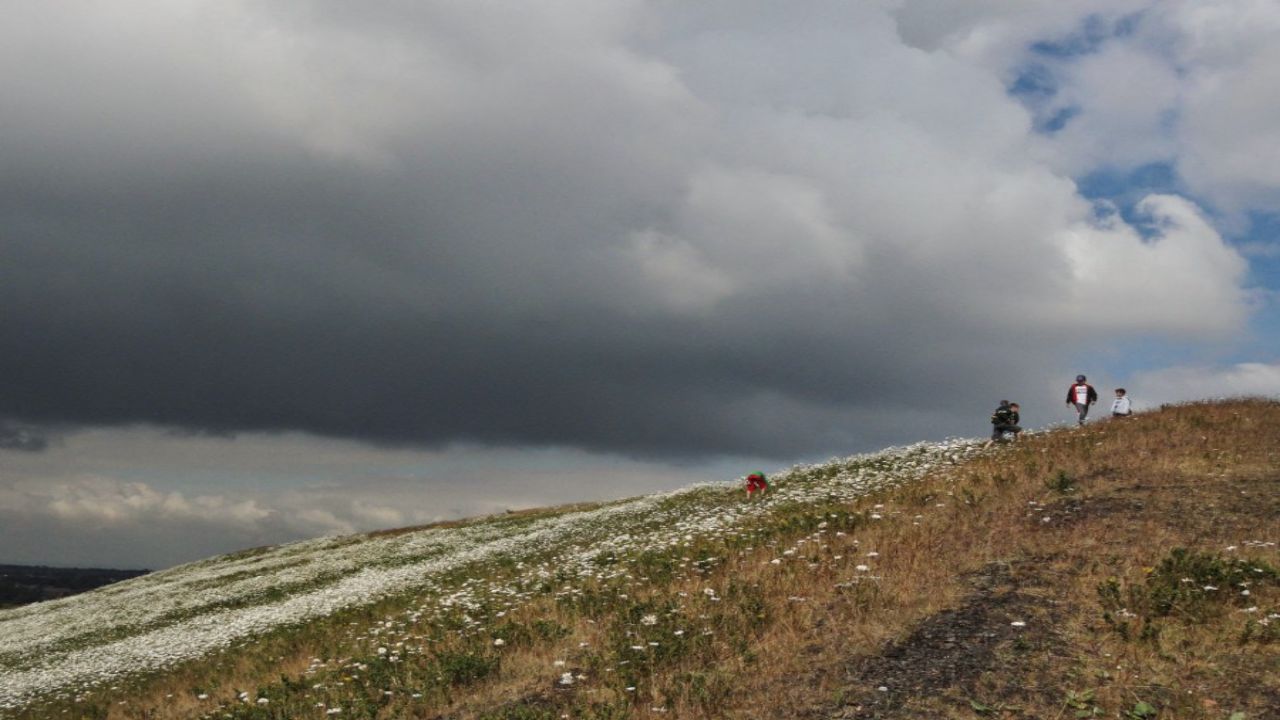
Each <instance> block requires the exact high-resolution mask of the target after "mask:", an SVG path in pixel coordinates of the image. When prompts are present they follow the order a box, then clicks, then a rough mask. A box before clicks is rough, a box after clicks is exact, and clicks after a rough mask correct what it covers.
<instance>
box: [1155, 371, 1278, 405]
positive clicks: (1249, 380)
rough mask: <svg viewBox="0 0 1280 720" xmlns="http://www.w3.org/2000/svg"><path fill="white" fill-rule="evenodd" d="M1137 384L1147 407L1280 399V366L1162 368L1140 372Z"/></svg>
mask: <svg viewBox="0 0 1280 720" xmlns="http://www.w3.org/2000/svg"><path fill="white" fill-rule="evenodd" d="M1134 384H1135V385H1139V384H1140V385H1141V386H1142V387H1143V388H1145V390H1144V393H1145V397H1144V400H1145V401H1146V403H1147V404H1158V403H1166V402H1184V401H1188V400H1203V399H1206V398H1227V397H1269V398H1280V364H1269V363H1257V362H1250V363H1238V364H1235V365H1229V366H1226V367H1222V366H1216V367H1215V366H1199V367H1172V368H1163V369H1160V370H1151V371H1146V372H1141V373H1138V374H1137V376H1136V377H1135V381H1134Z"/></svg>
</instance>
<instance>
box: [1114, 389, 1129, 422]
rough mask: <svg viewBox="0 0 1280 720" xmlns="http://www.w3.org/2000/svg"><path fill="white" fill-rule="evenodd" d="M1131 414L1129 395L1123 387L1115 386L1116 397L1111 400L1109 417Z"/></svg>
mask: <svg viewBox="0 0 1280 720" xmlns="http://www.w3.org/2000/svg"><path fill="white" fill-rule="evenodd" d="M1132 414H1133V410H1132V409H1131V408H1130V405H1129V396H1128V395H1127V394H1125V391H1124V388H1116V399H1115V400H1112V401H1111V417H1126V416H1129V415H1132Z"/></svg>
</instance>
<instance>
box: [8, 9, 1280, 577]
mask: <svg viewBox="0 0 1280 720" xmlns="http://www.w3.org/2000/svg"><path fill="white" fill-rule="evenodd" d="M1278 85H1280V4H1277V3H1275V2H1274V1H1273V0H1194V1H1192V0H1161V1H1159V2H1157V1H1155V0H1106V2H1102V1H1101V0H1081V1H1079V2H1073V3H1060V2H1052V1H1049V0H929V1H928V2H924V1H920V0H880V1H867V2H848V1H847V0H845V1H842V2H836V1H823V0H814V1H812V2H805V3H799V4H796V3H789V4H785V5H784V4H779V3H775V2H761V1H757V0H734V2H727V1H717V0H708V1H707V2H700V3H684V2H671V1H670V0H648V1H641V0H550V1H548V2H542V3H532V4H518V3H495V2H487V1H483V0H480V1H477V0H468V1H467V2H458V1H456V0H417V1H415V2H400V1H396V0H370V2H365V3H358V4H352V3H348V2H333V1H332V0H297V1H296V2H285V3H252V2H247V1H239V0H134V1H132V2H127V3H84V2H73V1H71V0H67V1H65V2H63V1H55V2H42V3H17V4H14V6H13V7H9V8H7V9H6V22H5V23H4V24H3V26H0V98H3V101H2V103H0V308H3V310H2V311H0V562H12V563H43V564H52V565H95V566H115V567H149V568H159V567H165V566H168V565H172V564H175V563H180V562H185V561H189V560H195V559H199V558H202V557H206V556H209V555H213V554H217V553H222V552H230V551H234V550H237V549H241V548H244V547H250V546H255V545H262V544H269V543H278V542H284V541H289V540H293V539H300V538H306V537H313V536H317V535H323V534H331V533H350V532H358V531H366V530H373V529H380V528H386V527H396V526H402V525H409V524H416V523H425V522H432V521H435V520H441V519H452V518H457V517H466V516H472V515H477V514H484V513H494V512H502V511H504V510H508V509H515V508H523V507H531V506H540V505H550V504H557V503H565V502H574V501H586V500H600V499H607V498H615V497H624V496H631V495H636V494H642V493H648V492H656V491H660V490H666V489H672V488H676V487H681V486H684V485H688V484H691V483H695V482H703V481H712V480H727V479H732V478H734V477H739V476H741V475H744V474H746V473H747V472H750V471H752V470H757V469H763V470H766V471H770V470H773V469H777V468H781V467H785V466H787V465H789V464H792V463H795V462H806V461H816V460H821V459H824V458H827V457H831V456H835V455H847V454H851V453H855V452H863V451H868V450H874V449H879V448H881V447H884V446H887V445H893V444H904V443H910V442H914V441H917V440H925V439H940V438H943V437H948V436H965V437H968V436H979V435H982V434H984V433H986V432H987V431H988V430H989V428H988V425H987V417H988V415H989V414H990V411H991V410H992V409H993V408H994V406H995V404H996V403H997V402H998V401H999V400H1001V399H1011V400H1015V401H1018V402H1020V403H1021V405H1022V411H1023V419H1024V423H1025V424H1027V425H1029V426H1031V427H1049V426H1053V425H1056V424H1061V423H1064V422H1066V421H1068V420H1071V419H1072V417H1073V416H1072V415H1071V414H1070V413H1069V412H1068V411H1067V409H1066V407H1065V405H1064V402H1063V400H1064V399H1065V393H1066V387H1067V385H1069V384H1070V382H1071V381H1072V379H1073V378H1074V377H1075V375H1076V374H1077V373H1084V374H1087V375H1088V376H1089V379H1090V381H1091V382H1092V383H1093V384H1095V385H1096V386H1097V387H1098V388H1099V389H1100V391H1101V392H1102V395H1103V397H1104V398H1105V397H1107V396H1109V395H1110V391H1111V389H1113V388H1115V387H1118V386H1121V385H1123V386H1125V387H1127V388H1128V389H1129V391H1130V395H1131V397H1132V398H1133V400H1134V404H1135V406H1136V407H1137V408H1139V409H1143V408H1152V407H1156V406H1158V405H1159V404H1161V403H1164V402H1173V401H1181V400H1189V399H1197V398H1206V397H1220V396H1229V395H1268V396H1275V395H1280V356H1278V353H1277V351H1276V348H1277V347H1278V346H1280V342H1278V341H1280V319H1278V317H1280V316H1278V314H1277V312H1276V310H1277V302H1278V299H1280V294H1278V293H1280V93H1277V92H1275V89H1276V87H1277V86H1278Z"/></svg>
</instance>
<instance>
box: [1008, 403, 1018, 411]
mask: <svg viewBox="0 0 1280 720" xmlns="http://www.w3.org/2000/svg"><path fill="white" fill-rule="evenodd" d="M1009 409H1010V410H1017V409H1018V403H1009Z"/></svg>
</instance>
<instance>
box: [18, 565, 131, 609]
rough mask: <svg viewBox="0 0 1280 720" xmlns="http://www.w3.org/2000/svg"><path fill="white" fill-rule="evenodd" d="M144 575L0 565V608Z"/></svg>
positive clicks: (104, 570)
mask: <svg viewBox="0 0 1280 720" xmlns="http://www.w3.org/2000/svg"><path fill="white" fill-rule="evenodd" d="M147 572H149V571H147V570H106V569H101V568H55V567H44V566H40V565H34V566H32V565H0V607H15V606H17V605H26V604H27V603H33V602H40V601H42V600H54V599H56V598H60V597H66V596H68V595H75V594H76V593H82V592H85V591H86V590H92V589H94V588H96V587H102V586H103V585H110V584H111V583H113V582H119V581H121V580H128V579H129V578H132V577H138V576H139V575H146V574H147Z"/></svg>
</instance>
